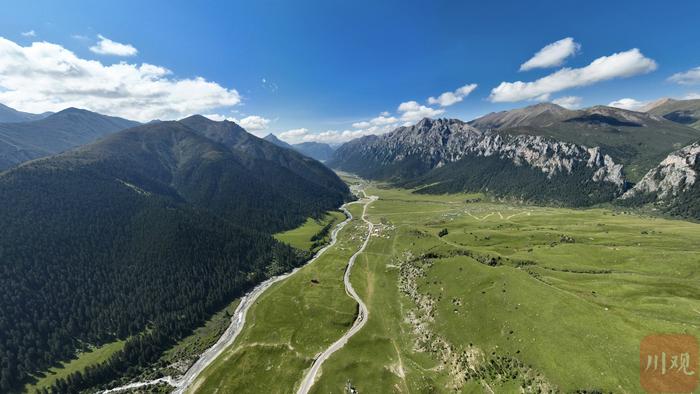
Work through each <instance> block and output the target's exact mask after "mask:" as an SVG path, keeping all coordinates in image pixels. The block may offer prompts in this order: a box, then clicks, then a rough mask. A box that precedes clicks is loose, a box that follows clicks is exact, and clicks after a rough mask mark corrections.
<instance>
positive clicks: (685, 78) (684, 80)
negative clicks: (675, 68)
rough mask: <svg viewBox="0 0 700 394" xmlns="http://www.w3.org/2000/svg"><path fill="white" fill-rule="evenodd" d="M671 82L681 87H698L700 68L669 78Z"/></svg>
mask: <svg viewBox="0 0 700 394" xmlns="http://www.w3.org/2000/svg"><path fill="white" fill-rule="evenodd" d="M668 80H669V81H671V82H675V83H677V84H680V85H698V84H700V67H695V68H691V69H690V70H688V71H685V72H682V73H676V74H673V75H671V76H670V77H669V78H668Z"/></svg>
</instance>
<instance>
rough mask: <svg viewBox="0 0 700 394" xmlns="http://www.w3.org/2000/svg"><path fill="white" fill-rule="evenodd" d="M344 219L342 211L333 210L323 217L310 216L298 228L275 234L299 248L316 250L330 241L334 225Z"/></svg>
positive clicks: (276, 236) (284, 241) (281, 240)
mask: <svg viewBox="0 0 700 394" xmlns="http://www.w3.org/2000/svg"><path fill="white" fill-rule="evenodd" d="M344 219H345V215H344V214H343V213H342V212H338V211H331V212H329V213H327V214H325V215H324V216H323V217H322V218H321V219H315V218H308V219H306V222H305V223H304V224H302V225H301V226H299V227H297V228H294V229H291V230H287V231H284V232H281V233H277V234H275V238H276V239H277V240H278V241H280V242H283V243H286V244H288V245H291V246H293V247H295V248H297V249H301V250H306V251H311V252H315V251H316V250H318V249H319V248H320V247H321V246H322V245H323V244H325V243H327V242H328V240H329V237H330V231H331V230H332V228H333V226H334V225H336V224H337V223H340V222H341V221H343V220H344Z"/></svg>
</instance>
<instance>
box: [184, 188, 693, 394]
mask: <svg viewBox="0 0 700 394" xmlns="http://www.w3.org/2000/svg"><path fill="white" fill-rule="evenodd" d="M366 192H367V194H368V195H376V196H378V197H379V199H378V200H377V201H374V202H373V203H372V204H371V205H370V206H369V208H368V209H367V219H368V220H369V221H370V222H372V223H373V225H374V228H373V230H372V233H371V238H370V241H369V243H368V246H367V249H366V250H365V251H364V253H362V254H360V255H359V257H358V258H357V260H356V262H355V265H354V267H353V271H352V273H351V281H352V285H353V287H354V288H355V289H356V290H357V293H358V295H359V296H360V298H361V299H362V300H363V301H364V303H365V304H366V306H367V308H368V312H369V314H368V319H367V323H366V325H365V326H364V327H363V328H362V329H361V330H360V331H359V332H358V333H357V334H356V335H354V336H353V337H352V338H350V339H349V341H348V342H347V344H345V346H343V347H342V348H340V349H339V350H338V351H336V352H335V353H333V354H332V355H331V356H330V357H329V358H328V359H327V360H326V361H325V363H324V364H323V365H322V367H321V370H320V373H319V374H318V377H317V379H316V381H315V383H314V385H313V386H312V387H311V392H315V393H316V392H317V393H328V392H334V393H336V392H359V393H373V392H402V393H408V392H417V393H422V392H425V393H429V392H476V393H480V392H486V393H493V392H498V393H500V392H520V391H521V390H522V391H524V392H550V391H554V392H572V391H576V390H588V391H589V392H590V391H593V390H600V391H603V392H619V393H636V392H641V391H642V390H641V387H640V386H639V344H640V341H641V340H642V338H644V337H645V336H647V335H650V334H654V333H687V334H692V335H695V336H700V271H698V267H700V224H696V223H689V222H684V221H678V220H666V219H660V218H653V217H642V216H638V215H633V214H625V213H620V212H615V211H612V210H605V209H587V210H572V209H561V208H543V207H536V206H527V205H508V204H503V203H492V202H487V201H485V200H482V199H481V197H480V196H475V195H442V196H429V195H416V194H412V193H410V192H408V191H405V190H397V189H388V188H380V187H376V186H375V187H370V188H368V189H366ZM349 209H350V210H351V211H352V214H353V216H354V219H353V221H351V222H350V223H349V224H348V225H347V226H346V227H345V228H344V229H343V230H342V231H341V232H340V233H339V236H338V242H337V244H336V245H335V246H334V247H333V248H331V249H330V250H328V251H327V252H326V254H325V255H324V256H323V257H322V258H320V259H319V260H318V261H315V262H314V263H313V264H310V265H308V266H305V267H304V268H303V269H302V270H300V271H299V272H298V273H297V274H296V275H294V276H292V277H289V278H288V279H286V280H285V281H283V282H280V283H277V284H275V285H274V286H273V287H272V288H270V289H269V290H268V291H266V292H265V293H264V294H263V295H262V296H260V298H259V299H258V301H257V302H256V303H255V305H253V306H252V307H251V309H250V311H249V314H248V320H247V322H246V326H245V327H244V329H243V332H242V333H241V335H240V336H239V338H238V339H237V340H236V342H235V343H234V344H233V345H232V346H231V347H230V348H228V349H227V350H226V351H224V353H223V354H222V355H221V356H220V357H219V358H218V359H217V360H215V361H214V363H213V364H212V365H211V366H210V367H209V368H208V369H207V370H205V371H204V373H203V374H202V375H201V376H200V379H198V380H197V381H196V382H195V384H194V385H193V386H192V391H193V392H198V393H200V392H201V393H210V392H237V393H242V392H265V393H289V392H295V391H296V390H297V389H298V387H299V384H300V382H301V381H302V379H303V377H304V376H305V375H306V373H307V372H308V370H309V368H310V367H311V365H312V364H313V362H314V359H315V358H316V357H317V356H318V355H319V354H320V353H321V352H322V351H323V350H325V349H326V348H327V347H328V346H330V345H331V344H332V343H333V342H335V341H336V340H337V339H338V338H340V337H341V336H342V335H343V334H344V333H345V332H347V331H348V329H349V328H350V327H351V325H352V324H353V322H354V320H355V317H356V313H357V304H356V303H355V302H354V301H353V300H352V299H351V298H350V297H348V295H347V294H346V293H345V290H344V288H343V273H344V270H345V267H346V264H347V262H348V259H349V257H350V256H351V255H352V254H353V253H355V251H357V250H358V249H359V248H360V245H361V243H362V241H363V239H364V235H365V232H366V230H367V226H366V225H365V224H364V223H363V222H362V221H361V220H360V216H361V210H362V205H360V204H355V205H351V206H350V208H349ZM440 235H442V236H440ZM353 390H356V391H353Z"/></svg>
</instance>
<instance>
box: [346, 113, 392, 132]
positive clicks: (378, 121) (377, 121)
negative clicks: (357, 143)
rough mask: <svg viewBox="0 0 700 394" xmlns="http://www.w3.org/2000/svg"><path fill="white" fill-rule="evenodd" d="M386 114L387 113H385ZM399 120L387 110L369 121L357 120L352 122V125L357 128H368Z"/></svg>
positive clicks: (390, 123)
mask: <svg viewBox="0 0 700 394" xmlns="http://www.w3.org/2000/svg"><path fill="white" fill-rule="evenodd" d="M385 114H386V115H385ZM398 121H399V120H398V119H396V118H395V117H393V116H389V114H388V113H387V112H383V113H382V114H381V115H379V116H377V117H376V118H373V119H370V120H368V121H362V122H356V123H353V124H352V127H354V128H356V129H366V128H368V127H372V126H387V125H393V124H396V122H398Z"/></svg>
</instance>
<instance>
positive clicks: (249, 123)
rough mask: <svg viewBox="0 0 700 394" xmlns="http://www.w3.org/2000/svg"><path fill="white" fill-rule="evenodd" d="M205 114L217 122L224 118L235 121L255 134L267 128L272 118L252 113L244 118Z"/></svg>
mask: <svg viewBox="0 0 700 394" xmlns="http://www.w3.org/2000/svg"><path fill="white" fill-rule="evenodd" d="M204 116H205V117H207V118H209V119H211V120H214V121H217V122H221V121H224V120H228V121H230V122H235V123H237V124H238V125H239V126H241V127H243V128H244V129H245V130H246V131H248V132H250V133H253V134H256V132H257V131H262V130H267V127H268V125H269V124H270V122H271V120H270V119H267V118H264V117H262V116H258V115H250V116H246V117H245V118H242V119H237V118H234V117H231V116H224V115H221V114H207V115H204Z"/></svg>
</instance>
